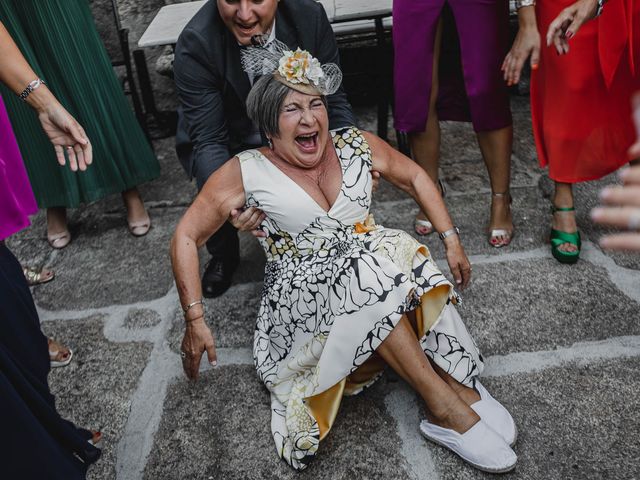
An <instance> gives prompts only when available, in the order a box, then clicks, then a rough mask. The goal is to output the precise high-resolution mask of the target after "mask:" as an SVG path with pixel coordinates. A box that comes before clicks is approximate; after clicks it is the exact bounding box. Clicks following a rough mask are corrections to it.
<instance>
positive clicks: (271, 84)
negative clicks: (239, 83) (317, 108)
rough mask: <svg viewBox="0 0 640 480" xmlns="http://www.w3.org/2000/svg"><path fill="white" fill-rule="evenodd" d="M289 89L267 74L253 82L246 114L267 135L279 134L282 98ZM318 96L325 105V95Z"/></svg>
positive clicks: (276, 135) (274, 135)
mask: <svg viewBox="0 0 640 480" xmlns="http://www.w3.org/2000/svg"><path fill="white" fill-rule="evenodd" d="M291 91H292V89H290V88H289V87H287V86H286V85H285V84H283V83H282V82H279V81H278V80H276V79H275V78H274V76H273V75H268V74H267V75H263V76H262V77H260V78H259V79H258V80H257V81H256V82H255V83H254V84H253V88H252V89H251V91H250V92H249V96H248V97H247V115H248V116H249V118H250V119H251V120H252V121H253V122H254V123H255V124H256V125H257V126H258V128H260V129H261V130H262V131H263V132H264V134H265V135H266V136H267V137H278V136H279V135H280V127H279V123H280V122H279V119H280V112H281V110H282V104H283V103H284V99H285V98H286V97H287V94H288V93H289V92H291ZM320 98H322V102H323V103H324V105H325V107H326V106H327V99H326V97H325V96H321V97H320Z"/></svg>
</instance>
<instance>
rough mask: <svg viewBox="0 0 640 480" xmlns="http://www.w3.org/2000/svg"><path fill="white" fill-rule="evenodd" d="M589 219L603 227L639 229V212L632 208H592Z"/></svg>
mask: <svg viewBox="0 0 640 480" xmlns="http://www.w3.org/2000/svg"><path fill="white" fill-rule="evenodd" d="M591 218H593V220H594V221H595V222H597V223H601V224H603V225H610V226H612V227H618V228H625V229H629V230H639V229H640V212H639V211H638V209H637V208H633V207H613V208H594V209H593V211H592V212H591Z"/></svg>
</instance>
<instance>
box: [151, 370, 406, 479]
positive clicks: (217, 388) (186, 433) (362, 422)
mask: <svg viewBox="0 0 640 480" xmlns="http://www.w3.org/2000/svg"><path fill="white" fill-rule="evenodd" d="M387 385H388V384H387V381H386V380H384V379H383V380H381V381H380V382H379V384H377V385H374V386H373V387H372V388H370V389H368V390H367V391H365V392H363V394H361V395H359V396H357V397H352V398H346V399H344V401H343V404H342V407H341V410H340V413H339V414H338V418H337V420H336V423H335V425H334V428H333V429H332V431H331V432H330V434H329V435H328V436H327V438H326V439H325V440H323V441H322V443H321V445H320V451H319V454H318V456H317V458H316V459H314V461H313V462H312V464H311V465H310V466H309V467H308V469H307V470H305V471H303V472H301V473H300V472H295V471H294V470H292V469H291V468H290V467H289V466H288V465H287V464H286V463H285V462H284V461H282V460H281V459H280V458H279V457H278V455H277V453H276V449H275V444H274V443H273V440H272V437H271V430H270V416H271V410H270V401H269V394H268V392H267V390H266V389H265V388H264V387H263V385H262V384H261V383H260V381H259V380H258V378H257V376H256V374H255V370H254V368H253V367H252V366H228V367H218V368H217V369H215V370H209V371H208V372H206V373H204V374H203V375H202V377H201V380H200V381H199V382H198V383H197V384H187V381H186V380H179V381H177V382H175V383H174V384H173V385H171V386H170V387H169V392H168V394H167V399H166V401H165V410H164V412H165V413H164V415H163V420H162V423H161V425H160V428H159V430H158V433H157V434H156V442H155V445H154V448H153V450H152V452H151V456H150V459H149V462H148V464H147V468H146V470H145V475H144V478H148V479H152V478H168V477H167V472H171V473H170V476H173V477H174V478H184V479H192V478H193V479H195V478H204V479H225V480H232V479H238V480H239V479H256V480H258V479H259V480H263V479H264V480H267V479H289V478H291V479H293V478H296V479H311V478H314V479H316V478H317V479H345V480H346V479H353V478H363V479H374V478H385V479H387V478H388V479H398V480H400V479H405V478H407V476H408V474H407V468H408V466H407V464H406V461H405V460H404V459H403V458H402V456H401V455H400V453H399V449H400V447H399V444H400V439H399V438H398V436H397V434H396V433H395V430H394V427H395V422H394V420H393V419H392V418H391V417H390V416H389V415H388V413H387V412H386V409H385V405H384V396H385V392H386V391H387V390H388V386H387ZM381 458H384V461H380V459H381Z"/></svg>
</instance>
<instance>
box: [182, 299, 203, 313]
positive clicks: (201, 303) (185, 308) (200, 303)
mask: <svg viewBox="0 0 640 480" xmlns="http://www.w3.org/2000/svg"><path fill="white" fill-rule="evenodd" d="M196 305H202V308H204V302H203V299H202V298H201V299H200V300H196V301H195V302H191V303H190V304H189V305H187V306H186V307H183V308H182V311H183V312H184V314H185V315H186V314H187V312H188V311H189V309H190V308H191V307H195V306H196Z"/></svg>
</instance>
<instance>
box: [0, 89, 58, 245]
mask: <svg viewBox="0 0 640 480" xmlns="http://www.w3.org/2000/svg"><path fill="white" fill-rule="evenodd" d="M52 148H53V147H52ZM37 211H38V205H36V199H35V198H34V196H33V192H32V191H31V185H30V184H29V178H28V177H27V171H26V170H25V168H24V163H22V157H21V156H20V150H19V149H18V144H17V143H16V139H15V137H14V136H13V130H12V129H11V123H9V117H8V116H7V111H6V110H5V108H4V103H3V101H2V97H0V241H2V240H4V239H5V238H7V237H9V236H10V235H13V234H14V233H16V232H19V231H20V230H22V229H23V228H25V227H28V226H29V223H30V222H29V215H33V214H34V213H36V212H37Z"/></svg>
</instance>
